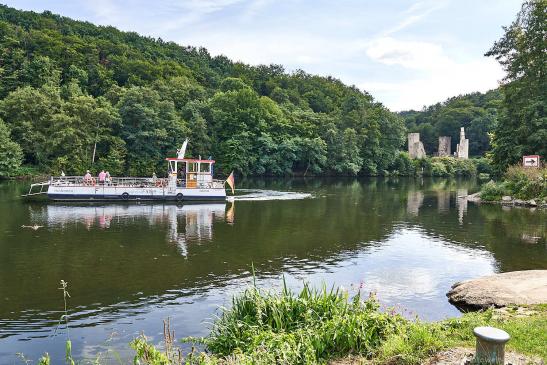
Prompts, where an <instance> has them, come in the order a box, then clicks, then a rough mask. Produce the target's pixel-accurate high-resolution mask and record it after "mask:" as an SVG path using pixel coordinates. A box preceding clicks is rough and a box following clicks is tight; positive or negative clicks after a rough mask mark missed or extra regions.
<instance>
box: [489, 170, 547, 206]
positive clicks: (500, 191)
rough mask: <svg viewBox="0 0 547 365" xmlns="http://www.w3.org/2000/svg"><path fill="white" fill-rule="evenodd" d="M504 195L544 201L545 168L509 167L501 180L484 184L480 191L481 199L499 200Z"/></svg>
mask: <svg viewBox="0 0 547 365" xmlns="http://www.w3.org/2000/svg"><path fill="white" fill-rule="evenodd" d="M504 196H510V197H511V198H512V199H521V200H531V199H534V200H536V202H537V203H541V202H544V201H545V200H547V168H545V167H544V168H541V169H531V168H524V167H521V166H512V167H509V169H507V172H506V173H505V174H504V175H503V178H502V180H501V181H499V182H494V181H490V182H488V183H486V184H484V185H483V187H482V189H481V192H480V197H481V200H483V201H501V200H502V197H504Z"/></svg>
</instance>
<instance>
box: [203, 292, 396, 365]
mask: <svg viewBox="0 0 547 365" xmlns="http://www.w3.org/2000/svg"><path fill="white" fill-rule="evenodd" d="M348 299H349V298H348V294H347V293H344V292H341V291H339V290H330V291H327V290H326V288H323V289H322V290H313V289H310V288H309V287H308V286H307V285H305V286H304V288H303V290H302V291H301V292H300V294H298V295H294V294H292V293H291V292H290V291H288V290H287V289H286V288H285V289H284V290H283V292H282V293H281V294H272V293H270V292H263V291H261V290H259V289H257V288H251V289H248V290H247V291H245V292H244V293H243V294H242V295H240V296H238V297H236V298H234V299H233V303H232V308H231V309H230V310H226V311H224V313H223V314H222V315H221V316H220V318H219V319H218V320H217V321H216V322H215V325H214V327H213V329H212V332H211V335H210V336H209V337H208V338H206V339H205V340H204V342H205V344H206V345H207V348H208V349H209V350H211V351H212V352H213V353H215V354H219V355H224V356H226V355H230V354H232V353H234V352H235V353H246V354H254V355H256V356H268V359H269V360H270V361H272V363H290V364H308V363H317V362H318V360H320V359H326V358H328V357H331V356H345V355H348V354H362V355H369V354H372V353H373V352H374V351H375V350H376V349H377V348H378V347H379V346H380V344H381V343H382V342H383V340H384V339H385V338H386V337H387V336H388V334H391V333H393V332H394V331H395V329H396V328H397V326H398V325H399V324H400V323H403V322H404V320H403V319H402V317H400V316H398V315H394V314H389V313H382V312H380V311H378V303H377V301H376V300H375V299H374V298H369V299H368V300H365V301H362V300H361V297H360V295H359V294H357V295H356V296H355V297H354V298H352V299H351V300H348ZM261 354H262V355H261Z"/></svg>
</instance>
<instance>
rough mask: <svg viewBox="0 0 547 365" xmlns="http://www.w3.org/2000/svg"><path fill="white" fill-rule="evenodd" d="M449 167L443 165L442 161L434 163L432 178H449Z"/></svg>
mask: <svg viewBox="0 0 547 365" xmlns="http://www.w3.org/2000/svg"><path fill="white" fill-rule="evenodd" d="M446 167H447V165H445V164H444V163H442V161H433V162H432V163H431V170H430V174H431V176H449V175H450V173H449V172H448V170H447V168H446Z"/></svg>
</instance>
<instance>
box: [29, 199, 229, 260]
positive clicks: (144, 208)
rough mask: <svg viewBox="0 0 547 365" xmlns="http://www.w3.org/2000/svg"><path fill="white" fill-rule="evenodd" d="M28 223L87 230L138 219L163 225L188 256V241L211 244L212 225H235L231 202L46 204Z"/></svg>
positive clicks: (121, 224)
mask: <svg viewBox="0 0 547 365" xmlns="http://www.w3.org/2000/svg"><path fill="white" fill-rule="evenodd" d="M30 213H31V220H32V221H33V222H34V223H35V224H45V225H47V227H48V228H50V229H55V228H57V229H63V230H64V229H69V228H70V227H72V226H74V225H83V226H84V227H85V228H86V229H87V230H94V229H97V228H100V229H111V228H113V227H115V226H128V225H130V224H131V223H136V221H137V220H139V221H140V222H139V223H141V224H142V221H141V220H145V221H147V223H148V225H164V224H165V225H166V226H167V229H166V232H167V237H166V239H167V241H168V242H170V243H174V244H176V245H177V246H178V248H179V251H180V253H181V255H183V256H185V257H186V256H187V254H188V242H190V241H198V242H201V241H212V240H213V222H215V221H219V222H220V221H224V222H226V223H228V224H233V223H234V202H231V203H214V204H185V205H172V204H171V205H158V204H108V205H96V204H93V205H72V204H70V205H61V204H48V205H46V206H42V207H40V209H37V210H35V209H31V212H30Z"/></svg>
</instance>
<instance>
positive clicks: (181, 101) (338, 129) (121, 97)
mask: <svg viewBox="0 0 547 365" xmlns="http://www.w3.org/2000/svg"><path fill="white" fill-rule="evenodd" d="M0 119H1V120H0V145H2V146H3V147H0V154H2V155H3V156H6V157H10V158H11V160H12V161H17V160H21V156H22V158H23V160H24V161H23V162H24V163H25V164H28V165H34V166H38V167H39V168H40V169H41V170H43V171H46V172H52V173H59V172H60V171H61V170H64V171H65V172H66V173H67V174H81V173H83V172H84V171H85V170H86V169H88V168H89V169H92V170H93V171H94V172H95V171H97V170H98V169H101V168H105V169H107V170H109V171H110V172H111V173H112V174H113V175H120V174H131V175H150V174H152V172H154V171H156V172H158V174H163V173H164V172H165V171H164V170H165V167H164V163H163V158H164V157H166V156H171V155H173V154H174V153H175V150H176V148H177V147H179V146H180V145H181V143H182V141H183V140H184V138H185V137H188V138H189V139H190V141H191V143H190V146H189V151H188V152H189V154H190V155H193V156H198V155H201V156H203V157H208V156H212V157H213V158H215V159H216V160H217V161H218V162H219V166H218V167H219V168H220V169H221V170H222V171H223V172H225V173H226V172H229V171H231V170H232V169H233V170H236V171H238V172H239V173H243V174H267V175H283V174H292V173H299V174H319V173H326V174H343V175H355V174H358V173H362V174H376V173H379V172H381V171H383V170H385V169H388V168H389V166H390V164H391V163H392V162H393V161H394V159H395V158H396V156H397V154H398V149H399V147H401V146H403V143H404V139H405V138H404V137H405V132H406V131H405V127H404V124H403V122H402V119H401V118H400V117H398V116H397V115H395V114H393V113H391V112H390V111H389V110H387V109H386V108H385V107H384V106H382V105H381V104H380V103H377V102H375V101H374V99H373V98H372V96H371V95H369V94H367V93H363V92H361V91H360V90H358V89H357V88H355V87H350V86H346V85H344V84H343V83H341V82H340V81H338V80H336V79H334V78H330V77H327V78H325V77H319V76H313V75H309V74H307V73H305V72H303V71H297V72H294V73H287V72H285V71H284V70H283V68H282V67H281V66H277V65H270V66H258V67H254V66H249V65H245V64H242V63H236V62H232V61H230V60H229V59H227V58H226V57H223V56H218V57H211V55H210V54H209V53H208V52H207V50H206V49H203V48H193V47H182V46H179V45H177V44H175V43H172V42H165V41H163V40H162V39H153V38H148V37H142V36H139V35H138V34H136V33H131V32H129V33H128V32H121V31H119V30H117V29H115V28H113V27H102V26H95V25H93V24H90V23H87V22H80V21H74V20H71V19H68V18H65V17H61V16H58V15H54V14H51V13H49V12H45V13H42V14H37V13H34V12H27V11H18V10H15V9H11V8H8V7H6V6H2V5H0ZM10 133H11V134H10ZM8 142H9V148H7V147H5V146H8ZM16 144H18V145H19V146H20V148H19V147H17V145H16ZM95 144H96V154H95V162H94V163H93V164H92V160H93V151H94V147H95ZM16 165H17V163H10V164H8V165H7V166H3V165H0V170H3V171H0V175H8V174H10V173H11V174H13V173H14V171H15V169H16V167H17V166H16Z"/></svg>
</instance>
